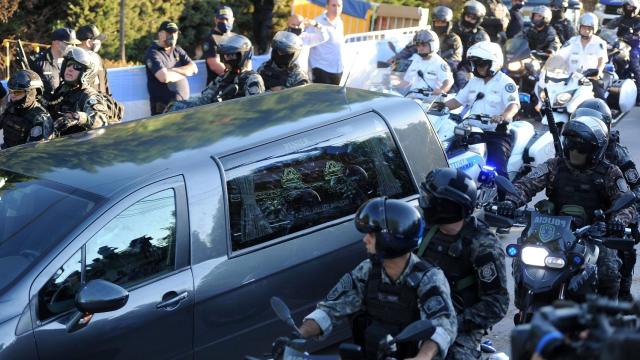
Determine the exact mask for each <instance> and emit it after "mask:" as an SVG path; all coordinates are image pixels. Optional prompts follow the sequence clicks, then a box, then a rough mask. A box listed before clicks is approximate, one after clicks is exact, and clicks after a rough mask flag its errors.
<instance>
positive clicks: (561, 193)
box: [547, 161, 610, 226]
mask: <svg viewBox="0 0 640 360" xmlns="http://www.w3.org/2000/svg"><path fill="white" fill-rule="evenodd" d="M607 171H608V167H607V166H606V165H605V163H604V162H600V163H599V164H598V165H597V166H596V167H595V168H594V169H593V171H591V172H589V173H586V174H585V173H584V172H580V173H578V172H576V173H572V172H571V170H570V169H569V166H568V165H567V164H566V163H565V162H564V161H563V162H562V163H561V164H560V166H559V167H558V171H557V173H556V176H555V179H554V180H553V183H552V186H551V187H549V188H548V189H547V197H548V198H549V200H550V201H551V202H552V203H553V204H554V205H555V212H556V214H558V213H560V211H561V210H562V208H563V207H564V206H567V205H574V206H575V205H578V206H581V207H582V208H583V209H584V211H585V215H586V218H585V219H582V220H583V221H584V223H582V224H580V226H583V225H588V224H591V220H592V217H593V212H594V211H595V210H598V209H602V208H607V207H608V206H609V205H610V204H609V203H608V200H607V198H606V197H605V195H604V194H605V190H604V186H605V180H604V179H605V176H606V175H607Z"/></svg>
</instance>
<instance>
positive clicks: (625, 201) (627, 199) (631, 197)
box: [605, 191, 636, 215]
mask: <svg viewBox="0 0 640 360" xmlns="http://www.w3.org/2000/svg"><path fill="white" fill-rule="evenodd" d="M635 201H636V195H635V194H634V193H632V192H631V191H628V192H626V193H625V194H624V195H622V196H620V197H619V198H617V199H616V201H614V202H613V205H611V208H610V209H609V210H607V211H605V214H606V215H609V214H611V213H614V212H618V211H620V210H622V209H624V208H626V207H629V206H630V205H631V204H633V203H634V202H635Z"/></svg>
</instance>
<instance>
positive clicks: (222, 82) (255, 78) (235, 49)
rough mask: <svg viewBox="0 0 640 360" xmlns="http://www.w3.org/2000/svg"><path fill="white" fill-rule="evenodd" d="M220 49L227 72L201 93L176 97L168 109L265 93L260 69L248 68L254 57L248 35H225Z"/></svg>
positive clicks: (173, 109) (174, 109)
mask: <svg viewBox="0 0 640 360" xmlns="http://www.w3.org/2000/svg"><path fill="white" fill-rule="evenodd" d="M218 53H219V54H220V59H221V60H222V62H223V63H224V65H225V68H226V70H225V72H224V74H223V75H222V76H219V77H218V78H217V79H216V80H214V81H213V82H212V83H210V84H209V85H207V87H206V88H205V89H204V90H202V93H201V94H200V97H197V98H195V99H193V100H181V101H176V102H174V103H172V104H170V105H169V106H168V108H167V111H177V110H181V109H186V108H190V107H193V106H200V105H205V104H210V103H213V102H216V101H224V100H229V99H235V98H239V97H243V96H251V95H258V94H262V93H264V91H265V87H264V82H263V80H262V77H261V76H260V74H258V73H257V72H255V71H252V70H249V68H250V67H251V58H252V57H253V48H252V47H251V41H249V39H247V38H246V37H244V36H242V35H232V36H229V37H225V38H224V39H222V42H221V43H220V44H219V47H218Z"/></svg>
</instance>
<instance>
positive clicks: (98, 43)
mask: <svg viewBox="0 0 640 360" xmlns="http://www.w3.org/2000/svg"><path fill="white" fill-rule="evenodd" d="M101 47H102V41H100V40H93V45H91V51H93V52H95V53H97V52H98V51H99V50H100V48H101Z"/></svg>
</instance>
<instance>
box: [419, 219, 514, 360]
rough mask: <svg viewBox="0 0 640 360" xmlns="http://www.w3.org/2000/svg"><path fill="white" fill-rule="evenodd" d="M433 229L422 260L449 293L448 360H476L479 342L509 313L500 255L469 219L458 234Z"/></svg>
mask: <svg viewBox="0 0 640 360" xmlns="http://www.w3.org/2000/svg"><path fill="white" fill-rule="evenodd" d="M434 231H435V229H432V230H431V231H430V232H428V233H427V234H429V233H433V234H434V235H433V236H432V237H431V238H429V235H427V237H425V239H424V240H423V241H428V244H427V245H426V251H425V252H424V254H423V256H424V258H425V259H427V260H428V261H429V262H431V263H433V264H435V265H436V266H438V267H440V268H441V269H442V270H443V271H444V273H445V275H446V276H447V280H448V281H449V286H450V287H451V289H452V298H453V304H454V306H455V310H456V313H457V314H458V337H457V338H456V340H455V342H454V343H453V345H452V346H451V347H450V348H449V354H448V355H447V359H456V360H457V359H479V358H480V355H481V353H480V341H481V339H482V336H483V335H485V333H486V329H489V328H490V327H492V326H493V325H495V324H496V323H497V322H499V321H500V320H502V318H504V316H505V315H506V313H507V309H508V308H509V292H508V290H507V276H506V267H505V260H504V258H505V255H504V251H503V250H502V248H501V247H500V242H499V241H498V239H497V238H496V236H495V234H493V233H492V232H491V231H490V230H489V228H488V226H487V225H486V224H484V223H483V222H481V221H480V220H478V219H476V218H475V217H473V216H471V217H469V218H467V219H466V220H465V223H464V226H463V227H462V230H461V231H460V233H459V234H457V235H454V236H450V235H445V234H443V233H442V232H440V231H435V233H434Z"/></svg>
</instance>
